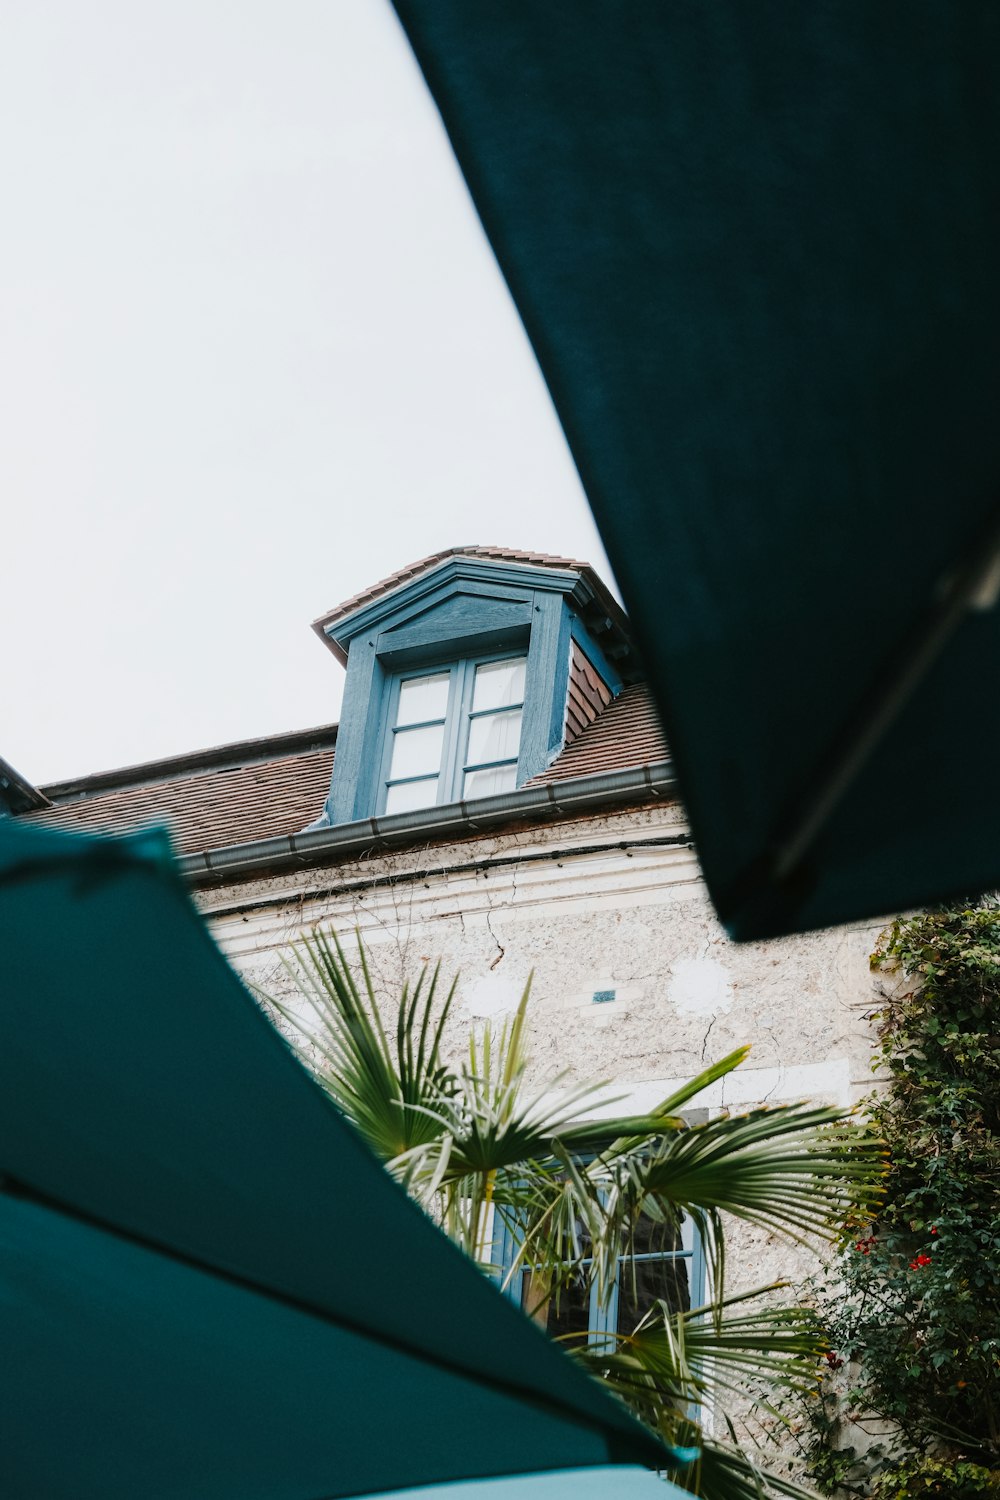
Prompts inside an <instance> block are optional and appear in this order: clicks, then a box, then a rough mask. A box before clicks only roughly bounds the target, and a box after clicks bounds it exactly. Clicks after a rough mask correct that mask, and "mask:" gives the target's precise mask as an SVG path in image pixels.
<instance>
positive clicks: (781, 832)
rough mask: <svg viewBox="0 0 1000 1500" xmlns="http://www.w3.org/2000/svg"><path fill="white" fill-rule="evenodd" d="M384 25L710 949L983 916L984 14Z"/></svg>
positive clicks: (999, 531) (743, 2) (992, 307)
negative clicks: (618, 616)
mask: <svg viewBox="0 0 1000 1500" xmlns="http://www.w3.org/2000/svg"><path fill="white" fill-rule="evenodd" d="M396 9H397V11H398V12H399V15H400V17H401V18H402V20H403V23H404V25H405V27H406V29H407V31H408V33H409V36H410V39H411V42H412V44H413V46H414V49H415V52H416V54H417V58H418V61H419V62H420V64H421V65H422V67H423V69H424V73H425V75H426V77H427V80H428V83H429V85H430V87H431V90H432V92H433V94H434V96H435V99H436V101H437V103H438V106H439V108H440V110H441V113H442V116H443V118H444V122H445V125H446V126H447V128H448V130H449V132H450V135H451V139H452V143H453V145H454V148H455V151H456V154H457V156H458V160H459V163H460V165H461V167H462V169H463V171H464V173H465V176H466V179H467V181H468V183H469V186H470V189H471V191H472V195H473V198H474V200H475V203H476V205H477V207H478V209H479V212H480V215H481V217H482V220H483V223H484V226H485V228H486V230H487V233H488V235H489V237H490V239H491V242H492V244H493V247H494V250H495V251H496V254H497V257H498V259H499V262H500V265H501V268H502V269H503V271H504V273H505V275H506V277H507V280H508V283H509V285H510V288H511V291H512V293H513V295H514V299H515V301H516V303H517V305H518V308H519V310H520V312H521V315H522V317H523V319H524V322H525V325H526V328H527V330H528V333H529V335H530V337H531V339H532V342H533V344H534V347H535V350H536V353H537V355H538V358H539V362H540V364H541V367H542V371H543V373H544V375H545V377H546V379H547V381H548V384H549V388H550V390H551V392H552V395H553V398H554V401H555V405H556V408H557V411H558V413H559V415H560V418H561V420H562V423H563V426H564V429H565V431H566V435H567V437H568V440H569V443H570V447H571V448H572V451H573V454H574V456H575V458H576V461H577V464H578V467H579V470H580V473H581V476H582V478H583V482H584V485H585V488H586V491H587V494H588V497H589V499H590V503H591V505H592V507H593V510H594V514H595V517H596V519H597V522H598V525H599V527H600V529H601V533H602V535H603V538H604V540H605V543H606V545H607V549H608V553H609V556H610V558H611V562H612V564H613V566H614V569H615V572H616V574H617V577H618V579H619V582H620V584H621V588H622V592H623V595H624V598H625V603H626V605H627V607H628V610H629V613H630V616H631V618H632V620H633V622H634V625H635V628H636V631H637V635H638V639H639V643H640V646H641V648H642V650H643V653H644V655H645V657H646V661H647V666H648V669H649V673H650V677H651V680H652V683H653V686H654V688H655V690H656V694H657V697H658V701H659V703H660V705H661V708H662V711H663V715H664V719H665V722H666V727H667V732H668V736H669V738H670V740H671V744H672V748H673V751H674V754H675V757H676V761H677V765H678V771H679V775H680V780H681V785H682V788H683V791H684V795H685V800H686V802H687V805H688V808H689V811H690V815H691V820H692V825H693V830H694V834H695V837H696V840H697V844H698V848H699V853H700V856H701V861H702V865H703V868H704V871H705V875H706V879H707V881H708V884H709V888H710V890H711V893H712V896H713V899H714V900H715V903H716V906H717V908H718V910H719V912H720V914H721V915H722V917H723V918H724V919H725V921H726V922H727V923H728V925H729V927H730V930H731V931H732V932H733V933H734V935H736V936H738V937H753V936H762V935H768V934H774V933H780V932H785V931H789V930H793V929H796V928H803V927H808V926H817V925H822V924H826V923H832V922H838V921H845V920H848V919H851V918H855V917H860V916H864V915H870V914H877V913H881V912H885V911H888V910H892V909H898V908H901V907H906V906H910V905H913V904H916V903H921V902H927V901H930V900H934V899H938V898H944V897H947V896H949V895H952V894H955V893H969V892H974V891H977V890H982V889H984V888H986V887H989V886H995V885H996V884H998V883H1000V779H998V778H997V776H996V774H995V766H996V762H997V758H998V755H1000V698H998V696H997V694H996V692H995V691H994V681H995V675H996V663H997V647H998V644H1000V640H998V635H1000V620H998V612H997V609H996V608H995V607H994V606H995V595H996V583H997V577H996V561H997V556H998V542H1000V417H998V412H1000V276H998V275H997V254H998V250H997V247H998V244H1000V109H998V107H997V100H998V98H1000V7H998V6H997V5H996V4H994V3H993V0H967V3H963V4H960V5H956V4H955V3H954V0H915V3H914V0H906V3H905V4H904V3H899V0H882V3H880V4H877V5H870V4H864V3H861V0H816V3H811V4H808V5H788V4H787V3H784V0H755V3H752V4H751V3H748V0H713V3H711V4H706V3H703V0H674V3H671V4H662V5H657V4H650V3H649V0H625V3H623V4H619V5H608V4H607V3H606V0H575V3H574V4H573V5H570V6H566V5H562V6H559V5H539V4H537V3H533V0H532V3H529V0H483V3H479V4H476V5H469V4H467V3H465V0H435V3H434V4H433V5H426V4H421V3H419V0H396ZM970 606H971V608H970Z"/></svg>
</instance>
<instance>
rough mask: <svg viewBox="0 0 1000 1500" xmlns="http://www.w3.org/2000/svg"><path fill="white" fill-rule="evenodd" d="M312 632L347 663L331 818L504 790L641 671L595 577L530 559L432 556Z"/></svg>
mask: <svg viewBox="0 0 1000 1500" xmlns="http://www.w3.org/2000/svg"><path fill="white" fill-rule="evenodd" d="M313 628H314V629H315V630H316V631H317V632H318V633H319V634H320V636H321V637H322V639H323V640H324V642H325V644H326V645H327V646H328V647H329V648H330V650H332V651H333V652H334V654H335V655H336V656H337V657H338V659H339V660H340V661H341V662H342V663H343V664H344V665H345V666H346V668H347V682H346V685H345V690H344V702H343V709H342V712H341V719H340V726H339V729H338V732H337V749H336V754H335V757H334V767H333V780H332V784H331V787H330V795H329V798H328V800H327V805H326V809H325V812H324V816H323V819H322V821H323V823H329V824H336V823H348V822H353V821H355V820H356V819H359V818H368V817H373V816H382V815H385V814H390V815H391V814H394V813H405V812H414V811H417V810H418V809H421V808H425V807H432V806H440V805H442V804H446V803H461V802H467V801H470V800H473V799H475V798H477V797H486V796H501V795H503V794H504V793H507V792H510V791H513V790H514V789H515V788H516V787H520V786H523V785H524V783H525V782H527V781H530V779H531V778H532V777H533V776H537V775H538V773H539V772H541V771H544V770H545V768H546V767H547V766H548V765H550V764H551V762H552V761H553V759H554V758H555V756H556V755H558V753H559V751H560V750H561V749H562V747H563V745H564V744H565V743H566V742H567V739H571V738H573V736H574V735H575V734H577V733H579V731H580V729H582V728H583V727H584V726H585V724H586V723H587V722H589V721H590V720H591V719H593V718H594V717H596V715H597V713H599V712H600V710H601V708H602V707H603V706H604V705H605V704H606V703H607V702H609V701H610V699H611V698H612V697H614V696H615V695H616V694H617V692H618V691H619V690H620V688H621V686H622V684H623V682H626V681H629V680H631V679H632V678H633V677H634V676H636V675H637V674H636V665H635V660H634V652H633V648H632V644H631V639H630V637H629V633H628V626H627V621H626V619H625V616H624V614H623V612H622V610H621V608H620V606H619V605H618V604H617V603H616V602H615V600H614V599H613V598H612V596H611V595H610V594H609V593H608V591H607V589H606V588H605V587H604V585H603V584H602V583H601V582H600V580H599V579H598V578H597V576H596V574H594V572H593V571H592V569H590V568H589V567H588V566H587V565H586V564H584V563H575V562H572V561H570V560H569V559H565V558H548V557H545V556H543V555H541V554H532V553H514V552H507V551H501V550H500V549H497V548H476V547H469V548H456V549H453V550H452V551H450V552H447V553H440V554H437V555H436V556H434V557H432V558H427V559H424V560H423V561H422V562H420V563H416V564H414V565H413V566H412V567H410V568H407V569H404V570H402V571H401V572H400V573H397V574H393V575H392V576H391V577H390V578H387V579H385V580H383V581H382V582H381V583H379V584H376V585H375V586H374V587H373V588H372V589H369V590H367V591H366V592H365V593H362V594H359V595H357V596H355V598H353V599H350V600H348V601H347V602H346V603H345V604H343V605H340V606H338V608H337V609H334V610H332V611H331V612H330V613H329V614H327V615H324V616H322V617H321V618H320V619H319V620H317V621H316V622H315V624H314V627H313Z"/></svg>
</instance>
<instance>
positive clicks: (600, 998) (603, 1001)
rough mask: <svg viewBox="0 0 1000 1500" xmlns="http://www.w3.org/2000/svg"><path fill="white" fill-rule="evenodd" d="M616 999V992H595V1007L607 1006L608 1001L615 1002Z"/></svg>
mask: <svg viewBox="0 0 1000 1500" xmlns="http://www.w3.org/2000/svg"><path fill="white" fill-rule="evenodd" d="M614 998H615V992H614V990H595V991H594V1004H595V1005H607V1003H608V1001H609V1000H613V999H614Z"/></svg>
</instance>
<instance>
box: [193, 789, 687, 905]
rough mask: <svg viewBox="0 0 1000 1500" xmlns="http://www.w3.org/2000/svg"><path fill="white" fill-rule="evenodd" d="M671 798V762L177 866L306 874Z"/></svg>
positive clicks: (212, 871)
mask: <svg viewBox="0 0 1000 1500" xmlns="http://www.w3.org/2000/svg"><path fill="white" fill-rule="evenodd" d="M676 796H677V778H676V776H675V775H674V768H673V762H672V761H669V760H665V761H658V762H657V763H656V764H654V765H649V766H635V767H632V768H630V769H628V770H625V771H608V772H604V773H601V774H598V775H596V776H575V777H573V778H572V779H569V780H565V781H552V782H547V783H545V784H544V785H541V786H524V787H521V788H520V789H519V790H518V791H514V792H506V793H504V794H503V795H502V796H498V797H481V798H477V799H476V800H475V801H473V802H452V803H447V804H445V805H444V806H441V807H429V808H424V809H422V810H421V811H419V812H408V813H396V814H394V815H393V816H390V817H380V818H363V819H361V820H359V821H358V822H354V823H341V824H338V825H337V826H336V827H333V828H320V829H316V830H315V831H314V832H312V833H293V834H283V835H282V836H281V837H279V838H273V839H258V840H257V841H256V842H254V843H251V844H231V845H229V846H228V847H226V848H221V849H209V850H206V851H205V852H204V853H200V854H184V855H181V856H180V857H179V858H178V860H177V865H178V868H179V869H180V872H181V874H182V875H183V876H184V877H185V879H187V880H189V881H191V882H192V883H193V884H196V885H204V884H208V883H212V884H221V883H222V882H224V881H229V880H239V879H242V878H245V877H247V876H253V875H263V874H268V873H271V872H277V871H280V870H289V869H306V868H308V867H310V866H312V865H320V864H325V863H327V862H328V861H330V860H335V859H345V858H348V857H349V856H350V855H352V854H361V853H371V852H373V851H379V850H383V849H395V848H399V847H400V845H404V844H410V845H412V844H420V843H440V842H442V840H445V839H456V838H469V837H470V836H474V835H476V834H480V833H489V832H491V831H493V830H494V829H501V828H503V827H505V826H507V825H509V824H511V823H520V822H523V821H525V820H528V819H535V820H539V819H551V818H558V817H581V816H584V815H586V814H587V813H594V812H604V811H607V810H608V808H609V804H616V805H621V804H623V803H624V804H628V803H637V802H646V801H652V800H654V799H655V798H657V797H670V798H675V797H676Z"/></svg>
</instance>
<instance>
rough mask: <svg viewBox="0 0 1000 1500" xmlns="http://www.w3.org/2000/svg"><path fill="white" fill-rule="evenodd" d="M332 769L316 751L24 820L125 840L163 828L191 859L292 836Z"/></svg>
mask: <svg viewBox="0 0 1000 1500" xmlns="http://www.w3.org/2000/svg"><path fill="white" fill-rule="evenodd" d="M332 769H333V750H332V749H331V748H330V747H329V746H323V747H321V748H318V749H313V750H307V751H304V752H302V753H300V754H296V755H284V756H279V757H276V758H274V759H272V760H258V761H254V762H251V763H249V764H245V765H229V766H222V767H218V768H216V767H212V768H209V769H205V770H201V771H195V772H194V773H190V772H189V773H188V774H185V775H183V776H178V777H176V778H172V779H163V780H159V781H152V782H144V783H142V784H141V785H138V786H136V785H133V786H125V787H118V788H110V789H107V790H101V791H98V792H97V793H96V795H93V796H87V795H85V794H82V795H77V796H76V797H74V798H72V799H70V800H67V801H64V802H60V803H58V804H57V805H56V806H54V807H50V808H45V809H44V810H43V811H41V812H32V813H27V814H25V815H24V816H25V819H26V821H29V822H33V823H44V824H45V825H46V826H48V827H50V828H69V829H73V830H74V831H76V832H79V833H83V832H91V833H95V832H103V833H127V832H130V831H131V830H133V829H137V828H148V827H149V826H150V825H151V824H166V825H167V826H168V827H169V829H170V831H171V833H172V834H173V838H174V842H175V844H176V847H177V849H178V851H179V852H180V853H181V854H195V853H201V852H203V851H204V850H206V849H219V848H223V847H224V846H226V845H228V844H250V843H254V842H255V841H256V840H257V839H266V838H274V837H276V836H278V835H279V834H289V833H298V832H300V830H301V829H303V828H304V827H305V826H306V824H307V823H311V822H312V821H313V819H314V818H318V817H319V815H320V813H321V812H322V810H323V804H324V802H325V801H326V797H327V793H328V792H329V790H330V774H331V771H332Z"/></svg>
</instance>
